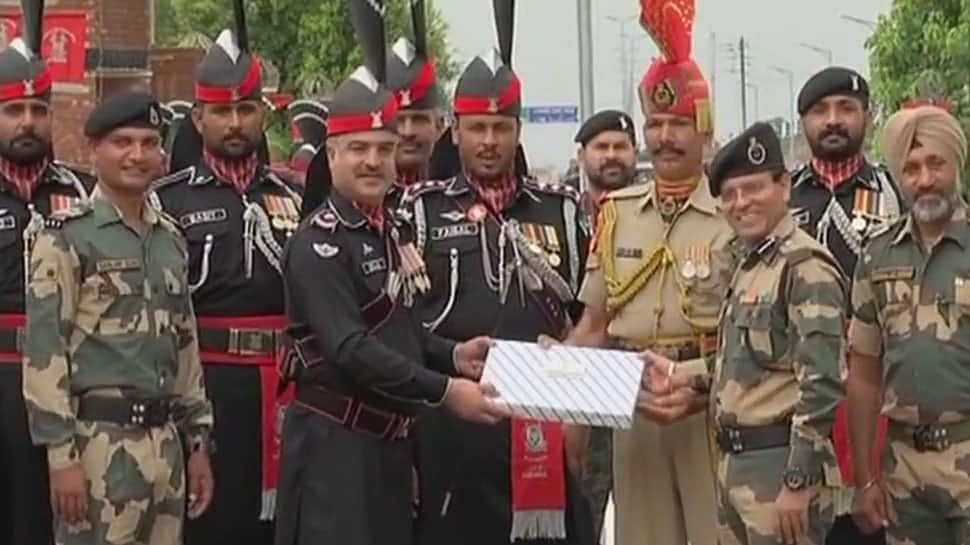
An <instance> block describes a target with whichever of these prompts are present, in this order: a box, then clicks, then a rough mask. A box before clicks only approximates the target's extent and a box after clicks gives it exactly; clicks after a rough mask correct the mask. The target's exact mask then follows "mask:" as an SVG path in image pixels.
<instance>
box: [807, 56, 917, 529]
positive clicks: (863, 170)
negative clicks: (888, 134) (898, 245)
mask: <svg viewBox="0 0 970 545" xmlns="http://www.w3.org/2000/svg"><path fill="white" fill-rule="evenodd" d="M833 95H846V96H853V97H856V98H858V99H859V100H861V101H862V102H863V104H865V105H868V104H869V85H868V83H867V82H866V80H865V78H863V77H862V76H861V75H859V74H858V73H857V72H855V71H853V70H850V69H848V68H841V67H829V68H826V69H824V70H822V71H820V72H818V73H817V74H815V75H813V76H812V77H811V78H809V80H808V81H807V82H806V83H805V86H804V87H803V88H802V90H801V92H800V93H799V96H798V112H799V114H800V115H805V113H806V112H808V111H809V110H810V109H811V108H812V106H814V105H815V104H816V103H817V102H818V101H820V100H822V99H823V98H826V97H829V96H833ZM860 159H861V162H859V163H858V166H857V169H855V172H845V173H844V176H845V179H843V180H839V182H840V183H839V184H838V185H836V186H835V189H834V191H833V190H832V189H830V188H829V186H827V185H826V184H825V182H824V181H823V180H822V178H821V175H820V174H819V172H818V171H817V167H816V166H815V165H814V164H813V162H809V163H807V164H805V165H803V166H801V167H799V168H797V169H795V170H794V171H793V172H792V173H791V177H792V192H791V202H790V206H791V208H792V216H793V218H794V220H795V223H796V224H797V225H798V226H800V227H801V228H802V229H804V230H805V231H806V232H808V233H809V234H810V235H812V236H813V237H815V238H816V239H817V240H818V241H819V242H821V243H822V245H824V246H825V247H826V248H827V249H828V250H829V251H830V252H831V253H832V255H833V256H834V257H835V259H836V261H838V262H839V266H840V267H841V269H842V272H843V273H844V274H845V275H846V280H847V281H848V280H849V279H851V278H852V275H853V271H855V266H856V262H857V261H858V259H859V254H860V252H861V251H862V248H863V247H865V245H866V244H867V242H868V240H869V237H870V236H872V235H873V234H874V233H876V232H879V231H881V230H882V229H883V227H885V226H887V225H889V224H890V223H892V222H894V221H895V220H896V219H897V218H898V217H899V216H900V215H901V214H903V212H904V209H905V202H904V201H903V199H902V196H901V194H900V192H899V188H898V187H897V186H896V184H895V183H894V182H893V180H892V178H891V176H890V174H889V171H888V170H886V169H885V168H884V167H883V166H881V165H876V164H872V163H870V162H869V161H868V160H866V159H865V158H864V157H861V158H860ZM850 284H851V282H850ZM833 435H834V440H835V445H836V454H837V456H838V457H839V461H840V465H841V466H843V467H851V464H849V463H848V461H849V460H848V458H847V457H848V456H850V454H851V453H850V452H849V449H848V415H847V413H846V408H845V404H844V403H843V404H842V405H841V406H840V407H839V409H838V412H837V413H836V424H835V429H834V431H833ZM843 476H844V477H848V475H845V472H844V471H843ZM844 480H845V481H846V483H847V484H851V481H849V480H848V479H847V478H846V479H844ZM861 484H864V483H861ZM826 542H827V543H828V544H829V545H847V544H850V543H851V544H853V545H880V544H882V543H885V537H884V536H883V534H882V532H880V533H878V534H876V535H872V536H864V535H862V533H861V532H860V531H859V530H858V529H857V528H856V526H855V523H854V522H853V521H852V518H851V517H850V516H849V515H842V516H839V517H838V518H837V519H836V522H835V525H834V526H833V528H832V530H831V531H830V532H829V535H828V538H827V541H826Z"/></svg>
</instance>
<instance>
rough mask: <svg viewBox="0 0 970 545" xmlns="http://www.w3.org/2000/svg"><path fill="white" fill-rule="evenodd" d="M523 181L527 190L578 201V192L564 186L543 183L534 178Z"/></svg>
mask: <svg viewBox="0 0 970 545" xmlns="http://www.w3.org/2000/svg"><path fill="white" fill-rule="evenodd" d="M523 180H524V182H525V185H526V186H528V187H529V189H535V190H538V191H541V192H543V193H552V194H553V195H562V196H563V197H566V198H569V199H572V200H574V201H578V200H579V192H578V191H576V190H575V189H573V188H572V187H570V186H568V185H566V184H560V183H545V182H540V181H538V180H536V179H534V178H524V179H523Z"/></svg>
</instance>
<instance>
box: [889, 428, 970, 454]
mask: <svg viewBox="0 0 970 545" xmlns="http://www.w3.org/2000/svg"><path fill="white" fill-rule="evenodd" d="M889 438H890V439H892V440H893V441H902V442H904V443H906V444H907V445H909V446H911V447H913V448H914V449H916V450H918V451H919V452H943V451H945V450H947V449H948V448H950V447H951V446H952V445H954V444H956V443H962V442H964V441H970V420H964V421H962V422H952V423H950V424H924V425H921V426H911V425H907V424H903V423H900V422H896V421H894V420H890V421H889Z"/></svg>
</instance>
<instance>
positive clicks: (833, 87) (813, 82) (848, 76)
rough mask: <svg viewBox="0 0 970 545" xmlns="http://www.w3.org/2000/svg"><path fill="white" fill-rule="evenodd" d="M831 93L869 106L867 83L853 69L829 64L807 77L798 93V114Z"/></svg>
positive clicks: (802, 113)
mask: <svg viewBox="0 0 970 545" xmlns="http://www.w3.org/2000/svg"><path fill="white" fill-rule="evenodd" d="M833 95H845V96H850V97H855V98H857V99H859V100H861V101H862V104H863V106H865V107H866V108H868V107H869V83H868V82H866V78H864V77H862V76H861V75H860V74H859V73H858V72H856V71H855V70H851V69H849V68H842V67H840V66H830V67H828V68H826V69H824V70H822V71H821V72H819V73H817V74H815V75H814V76H812V77H810V78H808V81H807V82H805V86H804V87H802V90H801V92H800V93H798V115H805V112H807V111H808V110H810V109H811V108H812V106H814V105H815V104H816V103H817V102H818V101H820V100H822V99H823V98H825V97H830V96H833Z"/></svg>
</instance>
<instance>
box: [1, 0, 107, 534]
mask: <svg viewBox="0 0 970 545" xmlns="http://www.w3.org/2000/svg"><path fill="white" fill-rule="evenodd" d="M23 7H24V23H25V24H24V28H25V32H24V39H20V38H18V39H15V40H14V41H12V42H11V43H10V45H9V46H8V47H7V48H6V49H4V50H3V52H0V97H2V98H0V101H2V102H0V104H2V103H8V102H10V101H16V100H25V99H32V100H41V101H44V102H47V103H49V102H50V96H51V84H52V82H51V74H50V72H49V71H48V68H47V64H46V63H45V62H44V60H43V59H42V58H41V54H40V44H41V39H40V37H41V31H42V28H41V27H42V18H43V2H41V1H40V0H36V1H24V2H23ZM0 162H3V163H5V164H7V165H10V172H9V175H11V176H14V175H17V173H18V172H20V171H23V172H24V173H25V174H26V176H28V177H31V178H32V177H34V176H36V177H37V178H36V180H37V181H36V182H30V185H31V187H32V188H33V190H32V192H31V194H30V196H29V200H25V198H24V196H23V195H22V194H21V193H20V192H18V191H17V189H16V187H15V185H14V183H13V181H12V180H10V179H8V178H7V173H2V174H0V468H2V469H0V543H9V544H11V545H45V544H48V543H51V542H52V540H53V538H52V536H51V528H52V527H53V526H52V522H51V511H50V487H49V485H48V478H47V463H46V456H45V452H44V449H43V448H39V447H34V446H33V445H32V444H31V441H30V435H29V434H28V431H27V415H26V413H25V411H24V398H23V389H22V379H21V365H22V357H21V355H20V349H21V346H20V345H21V343H20V340H21V333H22V331H23V329H24V326H25V324H26V318H25V317H24V293H25V292H24V261H25V259H26V257H27V254H28V252H29V249H30V245H31V243H32V242H33V240H34V238H35V237H36V235H37V234H38V233H39V231H40V229H41V228H42V227H43V226H44V220H45V219H46V218H47V217H49V216H50V215H51V213H53V212H57V211H62V210H66V209H67V208H68V207H70V206H72V205H74V204H77V203H78V202H79V201H81V200H86V199H87V198H88V195H89V193H90V191H91V189H92V188H93V187H94V180H93V178H91V177H90V176H88V175H86V174H82V173H80V172H77V171H74V170H72V169H70V168H68V167H66V166H65V165H63V164H60V163H58V162H56V161H52V160H50V156H49V155H48V157H47V158H46V159H44V160H43V161H41V162H39V163H38V164H35V165H20V164H17V163H15V162H13V161H10V160H8V159H6V158H0ZM44 164H46V167H45V166H44ZM3 170H6V169H3ZM34 170H36V172H32V171H34Z"/></svg>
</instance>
